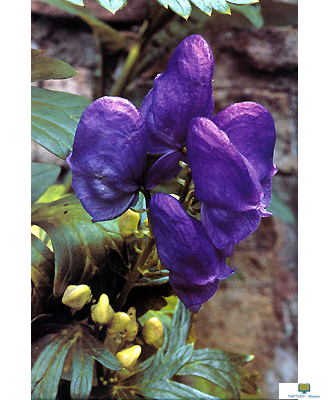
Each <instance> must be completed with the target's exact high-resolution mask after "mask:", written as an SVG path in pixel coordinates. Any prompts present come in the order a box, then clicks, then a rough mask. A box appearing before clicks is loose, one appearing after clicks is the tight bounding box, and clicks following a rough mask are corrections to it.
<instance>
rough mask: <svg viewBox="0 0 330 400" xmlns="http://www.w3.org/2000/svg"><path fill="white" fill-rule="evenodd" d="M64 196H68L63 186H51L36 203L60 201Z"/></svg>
mask: <svg viewBox="0 0 330 400" xmlns="http://www.w3.org/2000/svg"><path fill="white" fill-rule="evenodd" d="M65 196H69V194H68V193H67V188H66V187H65V186H64V185H51V186H49V188H48V189H47V190H46V191H45V193H44V194H43V195H42V196H41V197H39V199H38V201H37V203H51V202H52V201H56V200H59V199H62V198H63V197H65Z"/></svg>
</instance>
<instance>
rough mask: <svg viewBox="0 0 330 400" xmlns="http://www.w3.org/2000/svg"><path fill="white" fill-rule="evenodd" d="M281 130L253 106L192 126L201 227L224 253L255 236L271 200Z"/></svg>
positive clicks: (191, 146) (190, 137)
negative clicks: (276, 149) (227, 248)
mask: <svg viewBox="0 0 330 400" xmlns="http://www.w3.org/2000/svg"><path fill="white" fill-rule="evenodd" d="M274 145H275V126H274V121H273V118H272V116H271V115H270V113H269V112H268V111H267V110H266V109H265V108H264V107H262V106H261V105H259V104H256V103H252V102H243V103H237V104H232V105H231V106H229V107H228V108H226V109H225V110H223V111H221V112H219V113H218V114H217V115H216V116H215V117H214V118H213V122H212V121H210V120H209V119H206V118H196V119H194V120H192V121H191V124H190V126H189V133H188V138H187V154H188V159H189V164H190V167H191V172H192V176H193V179H194V184H195V195H196V197H197V198H198V199H199V200H200V201H201V202H202V208H201V221H202V224H203V226H204V228H205V230H206V231H207V233H208V235H209V237H210V238H211V240H212V242H213V244H214V245H215V246H216V247H217V248H219V249H221V248H223V247H225V246H227V245H228V244H235V243H238V242H240V241H241V240H243V239H245V238H246V237H247V236H248V235H250V234H251V233H252V232H254V231H255V230H256V229H257V227H258V225H259V223H260V218H261V217H267V216H269V215H271V214H270V213H269V212H267V211H266V210H265V208H266V207H267V206H268V205H269V202H270V197H271V179H272V177H273V176H274V175H275V173H276V171H277V169H276V167H275V165H274V164H273V151H274Z"/></svg>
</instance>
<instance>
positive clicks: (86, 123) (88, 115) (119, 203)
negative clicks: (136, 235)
mask: <svg viewBox="0 0 330 400" xmlns="http://www.w3.org/2000/svg"><path fill="white" fill-rule="evenodd" d="M146 145H147V134H146V129H145V124H144V121H143V118H142V117H141V115H140V113H139V111H138V110H137V109H136V108H135V106H134V105H133V104H132V103H130V102H129V101H128V100H126V99H122V98H120V97H102V98H100V99H98V100H95V101H94V102H93V103H92V104H91V105H89V106H88V107H87V108H86V110H85V111H84V112H83V114H82V116H81V119H80V121H79V124H78V127H77V130H76V134H75V138H74V143H73V151H72V153H71V154H70V155H69V156H68V157H67V163H68V164H69V166H70V167H71V170H72V187H73V189H74V191H75V192H76V194H77V196H78V198H79V200H80V201H81V203H82V205H83V207H84V208H85V210H86V211H87V212H88V213H89V214H90V215H91V216H92V217H93V221H94V222H96V221H104V220H111V219H113V218H116V217H118V216H119V215H121V214H123V213H124V212H125V211H126V210H127V209H128V208H129V207H132V206H134V205H135V204H136V202H137V200H138V193H139V187H140V185H142V184H143V182H144V176H145V167H146V158H147V153H146Z"/></svg>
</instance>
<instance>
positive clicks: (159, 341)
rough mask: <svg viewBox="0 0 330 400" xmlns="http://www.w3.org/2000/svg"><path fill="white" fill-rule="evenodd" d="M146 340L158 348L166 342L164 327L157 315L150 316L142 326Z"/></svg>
mask: <svg viewBox="0 0 330 400" xmlns="http://www.w3.org/2000/svg"><path fill="white" fill-rule="evenodd" d="M142 335H143V338H144V341H145V342H146V343H147V344H150V345H152V346H154V347H156V349H159V348H160V347H162V345H163V342H164V327H163V324H162V323H161V322H160V320H159V319H158V318H157V317H152V318H149V319H148V321H147V322H146V323H145V324H144V326H143V328H142Z"/></svg>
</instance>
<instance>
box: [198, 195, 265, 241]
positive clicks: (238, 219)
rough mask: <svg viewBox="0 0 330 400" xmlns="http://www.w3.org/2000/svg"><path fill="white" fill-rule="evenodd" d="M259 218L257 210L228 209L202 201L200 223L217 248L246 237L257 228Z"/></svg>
mask: <svg viewBox="0 0 330 400" xmlns="http://www.w3.org/2000/svg"><path fill="white" fill-rule="evenodd" d="M260 218H261V216H260V213H259V212H258V211H257V210H249V211H229V210H223V209H221V208H217V207H213V206H210V205H208V204H206V203H202V209H201V221H202V224H203V226H204V228H205V231H206V232H207V233H208V235H209V237H210V239H211V240H212V242H213V244H214V246H215V247H216V248H218V249H222V248H224V247H225V246H228V245H229V244H235V243H239V242H241V241H242V240H244V239H245V238H247V237H248V236H249V235H250V234H251V233H252V232H254V231H255V230H256V229H257V228H258V226H259V224H260Z"/></svg>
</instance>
